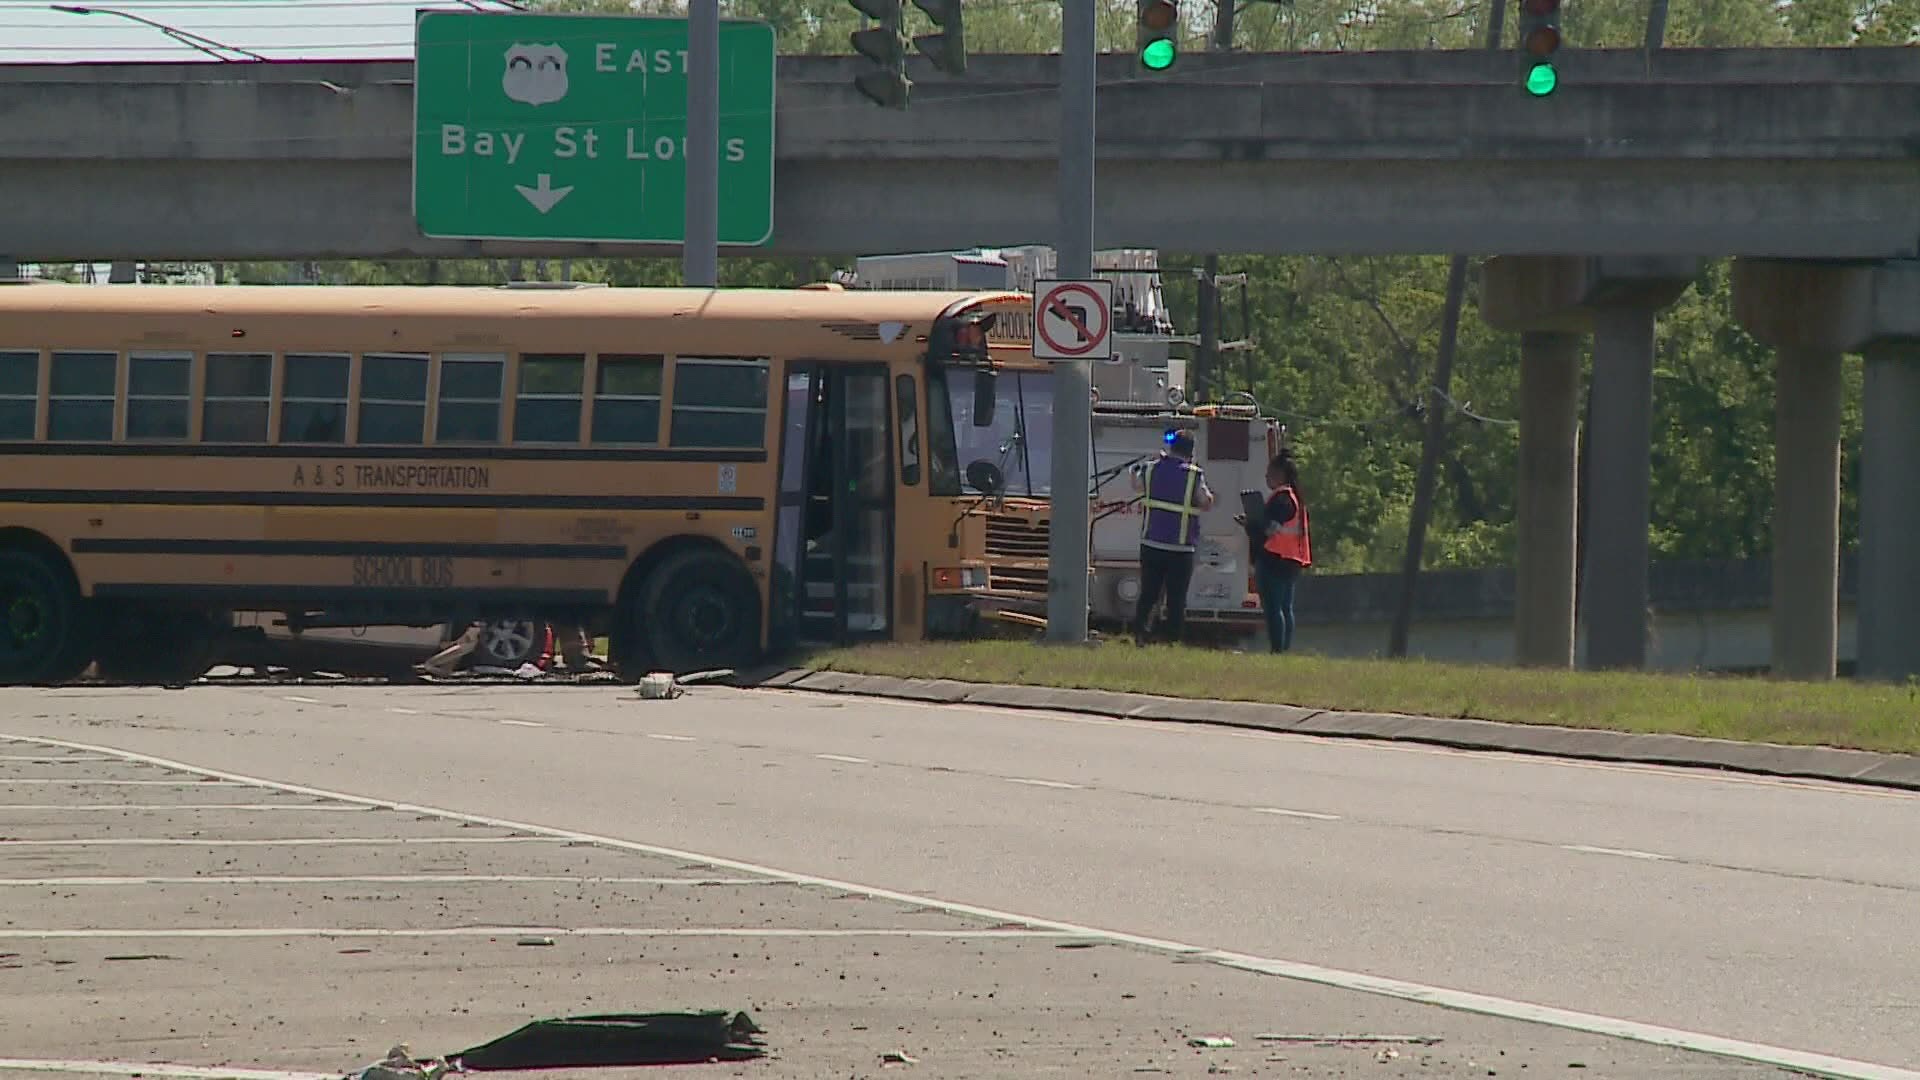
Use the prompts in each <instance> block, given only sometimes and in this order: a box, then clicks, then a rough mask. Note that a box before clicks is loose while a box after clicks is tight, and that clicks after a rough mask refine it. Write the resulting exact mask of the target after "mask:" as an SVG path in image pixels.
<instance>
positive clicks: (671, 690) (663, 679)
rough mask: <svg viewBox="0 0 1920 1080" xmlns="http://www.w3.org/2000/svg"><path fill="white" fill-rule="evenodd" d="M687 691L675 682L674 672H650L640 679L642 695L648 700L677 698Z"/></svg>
mask: <svg viewBox="0 0 1920 1080" xmlns="http://www.w3.org/2000/svg"><path fill="white" fill-rule="evenodd" d="M685 692H686V691H684V690H682V689H680V687H679V686H677V685H676V684H675V683H674V681H673V673H672V672H668V671H654V672H649V673H648V674H646V675H644V676H642V677H641V679H640V696H641V697H642V698H645V699H646V700H648V701H661V700H668V699H672V698H677V697H679V696H680V695H681V694H683V693H685Z"/></svg>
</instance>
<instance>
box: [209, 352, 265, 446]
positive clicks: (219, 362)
mask: <svg viewBox="0 0 1920 1080" xmlns="http://www.w3.org/2000/svg"><path fill="white" fill-rule="evenodd" d="M272 401H273V354H271V353H208V354H207V396H206V403H205V404H204V405H202V406H201V409H200V428H201V430H200V437H201V438H202V439H204V440H206V441H207V442H258V443H263V442H266V441H267V406H268V404H270V403H271V402H272Z"/></svg>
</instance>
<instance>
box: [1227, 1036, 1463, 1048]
mask: <svg viewBox="0 0 1920 1080" xmlns="http://www.w3.org/2000/svg"><path fill="white" fill-rule="evenodd" d="M1254 1039H1256V1040H1257V1041H1259V1042H1278V1043H1311V1044H1313V1045H1315V1046H1338V1045H1342V1044H1354V1045H1359V1044H1372V1043H1399V1044H1402V1045H1407V1046H1433V1045H1435V1044H1436V1043H1438V1042H1439V1041H1440V1040H1439V1039H1438V1038H1435V1037H1434V1036H1432V1035H1275V1034H1262V1035H1255V1036H1254Z"/></svg>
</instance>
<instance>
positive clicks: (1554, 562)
mask: <svg viewBox="0 0 1920 1080" xmlns="http://www.w3.org/2000/svg"><path fill="white" fill-rule="evenodd" d="M1579 417H1580V336H1579V335H1578V334H1573V333H1568V332H1566V331H1553V330H1534V331H1528V332H1526V333H1523V334H1521V335H1520V469H1519V474H1520V475H1519V491H1518V493H1517V498H1516V499H1515V508H1514V534H1515V540H1516V547H1517V551H1516V555H1515V572H1514V611H1513V639H1514V659H1515V661H1516V662H1518V663H1519V664H1521V665H1522V666H1525V667H1558V668H1570V667H1572V666H1573V643H1574V630H1573V598H1574V565H1573V558H1574V520H1575V510H1576V499H1577V490H1578V488H1577V477H1578V468H1577V466H1578V461H1577V451H1578V447H1579V438H1578V427H1579Z"/></svg>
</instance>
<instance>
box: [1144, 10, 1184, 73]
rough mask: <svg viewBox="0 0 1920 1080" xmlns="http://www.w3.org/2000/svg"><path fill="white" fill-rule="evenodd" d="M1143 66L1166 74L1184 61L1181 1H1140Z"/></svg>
mask: <svg viewBox="0 0 1920 1080" xmlns="http://www.w3.org/2000/svg"><path fill="white" fill-rule="evenodd" d="M1139 19H1140V34H1139V38H1140V66H1141V67H1143V68H1146V69H1147V70H1148V71H1165V70H1167V69H1168V68H1170V67H1172V66H1173V62H1174V61H1175V60H1177V59H1179V57H1180V40H1179V38H1180V4H1179V0H1140V6H1139Z"/></svg>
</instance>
